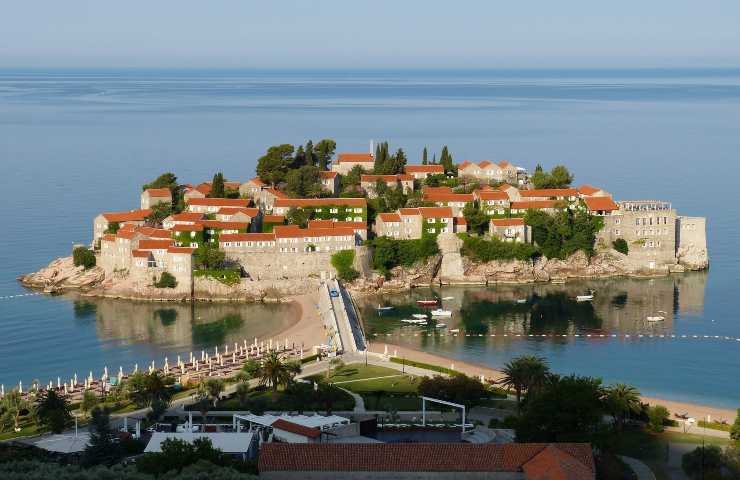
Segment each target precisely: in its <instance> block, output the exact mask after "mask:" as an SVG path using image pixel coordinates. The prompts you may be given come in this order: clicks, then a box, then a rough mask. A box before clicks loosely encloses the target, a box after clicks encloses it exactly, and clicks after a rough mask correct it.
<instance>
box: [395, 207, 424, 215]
mask: <svg viewBox="0 0 740 480" xmlns="http://www.w3.org/2000/svg"><path fill="white" fill-rule="evenodd" d="M398 213H399V214H401V215H421V212H420V211H419V209H418V208H399V209H398Z"/></svg>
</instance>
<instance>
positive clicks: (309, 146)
mask: <svg viewBox="0 0 740 480" xmlns="http://www.w3.org/2000/svg"><path fill="white" fill-rule="evenodd" d="M306 165H310V166H312V167H315V166H316V160H315V159H314V157H313V142H312V141H311V140H309V141H308V143H306Z"/></svg>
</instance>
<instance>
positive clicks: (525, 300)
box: [516, 298, 527, 303]
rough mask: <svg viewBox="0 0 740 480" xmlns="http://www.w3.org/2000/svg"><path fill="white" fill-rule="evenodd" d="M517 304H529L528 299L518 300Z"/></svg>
mask: <svg viewBox="0 0 740 480" xmlns="http://www.w3.org/2000/svg"><path fill="white" fill-rule="evenodd" d="M516 303H527V299H526V298H520V299H518V300H517V301H516Z"/></svg>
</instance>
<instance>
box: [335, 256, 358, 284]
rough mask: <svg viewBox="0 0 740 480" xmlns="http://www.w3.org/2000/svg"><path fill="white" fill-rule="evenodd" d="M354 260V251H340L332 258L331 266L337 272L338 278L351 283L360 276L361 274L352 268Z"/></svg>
mask: <svg viewBox="0 0 740 480" xmlns="http://www.w3.org/2000/svg"><path fill="white" fill-rule="evenodd" d="M354 260H355V251H354V250H340V251H339V252H336V253H335V254H333V255H332V256H331V265H332V266H333V267H334V268H335V269H336V270H337V278H339V279H340V280H342V281H344V282H351V281H353V280H355V279H357V277H359V276H360V272H358V271H357V270H355V269H354V267H353V266H352V264H353V263H354Z"/></svg>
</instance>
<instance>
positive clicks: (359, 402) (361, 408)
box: [337, 387, 367, 413]
mask: <svg viewBox="0 0 740 480" xmlns="http://www.w3.org/2000/svg"><path fill="white" fill-rule="evenodd" d="M337 388H338V389H339V390H341V391H343V392H346V393H348V394H349V395H350V396H351V397H352V398H353V399H354V400H355V409H354V410H353V413H365V412H367V410H365V399H364V398H362V396H361V395H358V394H356V393H355V392H351V391H349V390H347V389H346V388H342V387H337Z"/></svg>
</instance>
